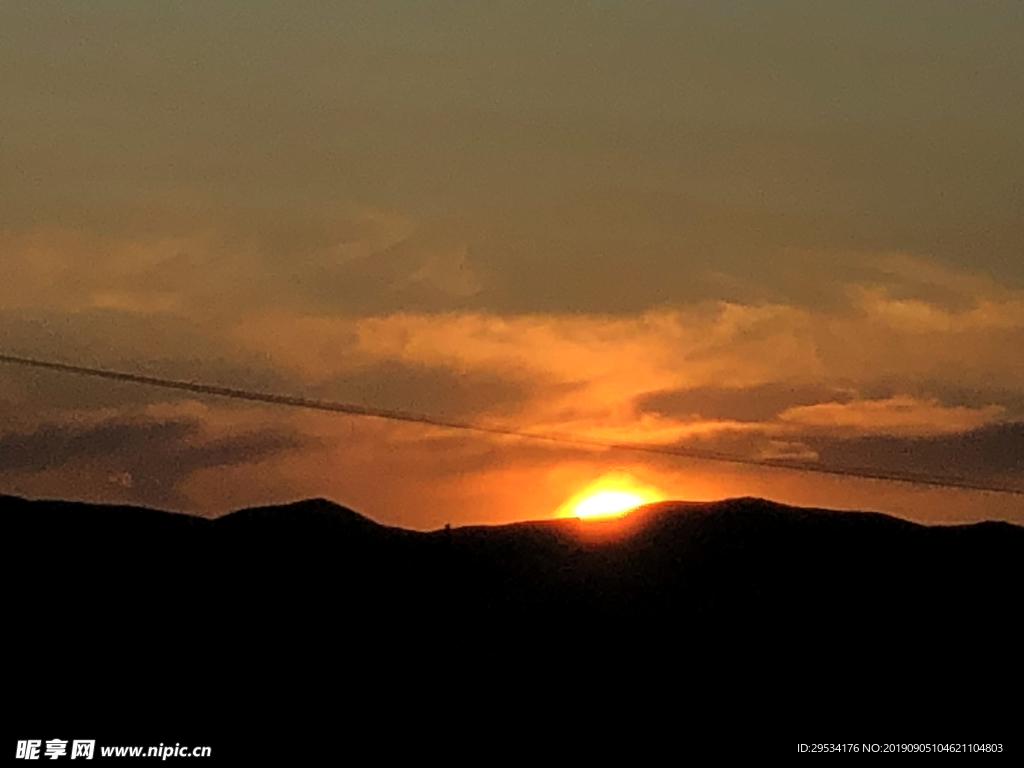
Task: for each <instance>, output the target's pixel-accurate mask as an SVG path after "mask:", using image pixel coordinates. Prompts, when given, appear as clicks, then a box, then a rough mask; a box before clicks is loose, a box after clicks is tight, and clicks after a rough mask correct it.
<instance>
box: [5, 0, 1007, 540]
mask: <svg viewBox="0 0 1024 768" xmlns="http://www.w3.org/2000/svg"><path fill="white" fill-rule="evenodd" d="M344 5H346V4H336V3H320V2H313V3H309V4H303V7H302V8H301V9H292V10H285V7H284V6H281V7H280V8H278V9H276V10H275V9H273V8H270V7H262V6H261V7H260V8H252V9H249V10H248V11H247V12H246V14H245V16H244V18H242V17H241V16H239V14H237V13H235V12H234V10H233V4H232V3H230V2H219V1H215V2H209V3H204V4H194V5H189V4H183V5H180V6H179V5H175V6H173V7H171V6H168V7H166V8H162V7H161V8H158V7H157V6H155V5H154V6H152V7H151V6H149V5H145V6H143V5H138V4H127V3H125V4H122V3H116V2H115V3H103V4H80V3H71V2H66V3H65V2H58V3H52V4H46V7H42V6H41V5H40V6H31V7H30V6H26V7H23V8H13V7H6V6H5V7H4V8H3V9H0V29H3V30H4V33H3V34H4V35H5V38H4V39H5V44H4V45H3V46H0V65H2V66H4V67H7V68H8V70H9V71H16V72H18V73H19V74H18V77H17V78H8V79H7V81H5V83H4V84H3V85H2V86H0V88H2V89H3V91H2V94H0V95H2V96H3V98H2V99H0V122H2V123H3V124H4V125H5V141H4V143H3V146H0V265H2V276H3V277H2V280H0V354H11V355H22V356H26V357H34V358H44V359H53V360H58V361H62V362H68V363H72V364H79V365H86V366H96V367H108V368H113V369H116V370H122V371H130V372H136V373H141V374H145V375H152V376H165V377H168V378H174V379H188V380H194V381H202V382H206V383H210V384H219V385H223V386H231V387H238V388H249V389H255V390H260V391H266V392H276V393H281V394H291V395H296V396H304V397H314V398H322V399H331V400H336V401H340V402H346V403H353V404H357V405H363V406H368V407H376V408H385V409H393V410H399V411H408V412H413V413H421V414H426V415H428V416H432V417H434V418H439V419H447V420H456V421H471V422H474V423H480V424H484V425H490V426H495V427H499V428H504V429H524V430H533V431H537V432H542V433H558V434H567V435H575V436H578V437H581V438H583V439H589V440H599V441H612V442H643V443H646V444H653V445H658V446H665V447H675V448H680V449H683V450H686V449H692V450H698V451H704V452H709V451H711V452H718V453H725V454H729V455H733V456H736V457H739V458H742V459H745V460H754V461H757V460H790V461H800V462H803V463H805V464H810V465H813V466H817V467H820V468H822V469H825V470H835V471H839V472H848V471H860V470H865V471H868V472H872V471H873V472H912V473H918V474H925V475H929V476H943V477H949V478H952V479H954V480H957V481H961V482H967V483H972V484H987V485H998V486H1002V487H1009V488H1015V489H1017V490H1018V491H1022V490H1024V466H1022V456H1024V356H1022V355H1020V354H1019V353H1018V352H1017V350H1020V349H1024V271H1022V270H1024V260H1022V259H1021V254H1022V253H1024V228H1022V227H1021V225H1020V222H1021V221H1022V220H1024V201H1022V197H1021V189H1022V187H1021V185H1020V179H1021V178H1022V176H1024V140H1022V138H1021V137H1022V136H1024V74H1022V73H1024V60H1022V55H1024V54H1022V53H1021V48H1020V46H1019V39H1020V35H1021V33H1022V32H1024V30H1022V29H1021V21H1022V20H1021V16H1020V14H1019V13H1018V12H1017V10H1016V9H1015V8H1013V7H1011V6H1012V5H1013V4H1002V3H992V4H984V5H983V6H979V5H977V4H966V5H965V4H962V3H945V2H934V1H930V2H919V1H918V0H911V1H910V2H907V3H901V4H900V10H899V11H897V10H895V9H894V7H893V6H892V5H891V4H889V3H880V2H878V3H876V2H873V1H872V2H865V3H858V4H856V6H857V7H856V8H854V7H850V8H846V9H845V10H840V8H839V6H834V4H825V3H811V2H802V1H801V0H795V2H792V3H782V4H773V5H772V6H771V7H770V8H769V7H768V6H763V4H754V3H748V2H743V1H742V0H723V1H722V2H716V3H707V4H702V3H692V4H691V3H669V2H665V3H661V2H652V3H645V4H637V3H628V2H625V1H623V2H617V1H612V2H607V3H582V4H566V6H565V7H561V5H560V4H549V3H533V2H529V1H527V2H518V3H504V2H495V3H489V4H483V5H482V6H480V7H476V5H475V4H465V3H458V2H454V0H444V2H438V3H432V4H429V6H430V7H429V8H427V7H422V8H421V7H419V6H416V5H415V4H407V3H403V2H401V1H400V0H388V2H384V3H380V4H374V7H373V9H372V10H366V11H365V13H360V14H356V13H355V12H354V11H353V10H352V9H349V8H342V7H339V6H344ZM484 6H486V7H484ZM554 6H558V7H554ZM570 6H571V7H570ZM609 473H612V475H613V476H617V477H620V478H627V477H628V478H630V479H629V481H628V482H633V483H637V484H640V485H647V486H650V487H655V488H657V489H660V490H661V491H662V492H663V493H664V494H665V495H666V496H669V497H678V498H686V499H711V498H720V497H723V496H737V495H759V496H767V497H770V498H774V499H777V500H780V501H785V502H792V503H799V504H813V505H818V506H829V507H843V508H870V509H877V510H881V511H887V512H891V513H893V514H898V515H901V516H904V517H908V518H911V519H916V520H927V521H937V522H938V521H954V520H976V519H1005V520H1014V521H1016V522H1024V500H1022V499H1024V497H1022V496H1020V495H1016V496H1014V495H1007V494H1001V495H1000V494H993V493H986V492H978V491H966V490H949V489H946V490H943V489H937V488H925V487H915V486H909V485H901V484H897V483H891V482H882V481H876V480H857V479H852V478H848V477H838V476H829V475H807V474H797V473H793V472H787V471H784V470H779V469H765V468H757V467H751V466H744V465H731V464H715V463H711V462H702V461H696V460H692V459H683V458H672V457H652V456H651V455H644V454H629V453H626V452H621V451H609V450H600V449H596V448H583V447H580V448H571V447H567V446H564V445H563V446H557V445H552V444H545V443H535V442H530V441H525V440H522V439H517V438H511V437H509V438H505V437H496V436H482V435H474V434H468V433H458V432H452V431H445V430H440V429H436V428H427V427H423V426H419V425H410V424H396V423H388V422H383V421H380V420H374V419H361V420H360V419H355V418H352V417H344V416H330V415H326V414H322V413H311V412H302V411H291V410H286V409H282V408H275V407H269V406H256V405H253V404H245V405H242V404H239V403H235V402H224V401H217V400H215V399H197V398H195V397H192V396H186V395H184V394H183V393H170V394H168V393H167V392H165V391H160V390H147V389H144V388H141V387H138V386H132V385H127V384H112V383H109V382H101V381H93V380H88V379H81V378H74V377H67V376H60V375H57V374H54V373H45V372H41V371H30V370H25V369H16V368H13V367H11V366H0V492H3V493H18V494H24V495H31V496H61V497H67V498H83V499H91V500H103V501H123V502H131V503H141V504H148V505H152V506H159V507H165V508H173V509H179V510H185V511H192V512H197V513H201V514H218V513H220V512H223V511H226V510H229V509H232V508H237V507H239V506H243V505H247V504H258V503H267V502H273V501H284V500H290V499H294V498H299V497H307V496H313V495H323V496H328V497H330V498H332V499H335V500H337V501H339V502H340V503H343V504H347V505H349V506H352V507H353V508H355V509H357V510H359V511H362V512H364V513H366V514H368V515H370V516H371V517H374V518H375V519H378V520H380V521H382V522H387V523H392V524H397V525H406V526H411V527H416V528H430V527H435V526H439V525H443V524H444V523H446V522H451V523H453V524H459V523H470V522H472V523H479V522H497V521H508V520H516V519H524V518H538V517H545V516H550V515H553V514H556V512H557V511H558V510H559V509H561V508H562V505H563V504H564V503H565V502H566V500H567V499H569V498H571V497H573V496H574V495H575V494H577V493H579V492H580V490H581V489H583V488H586V487H588V486H589V485H590V484H592V483H595V482H598V481H600V479H601V478H607V477H608V476H609ZM616 473H617V474H616Z"/></svg>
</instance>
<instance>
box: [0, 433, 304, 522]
mask: <svg viewBox="0 0 1024 768" xmlns="http://www.w3.org/2000/svg"><path fill="white" fill-rule="evenodd" d="M209 432H210V426H209V424H202V423H200V422H199V421H198V420H189V419H181V418H179V419H174V420H145V419H138V420H125V419H123V418H117V419H109V420H104V421H100V422H98V423H92V424H74V423H47V424H42V425H40V426H38V427H37V428H36V429H35V430H33V431H31V432H24V433H22V432H5V433H4V434H2V435H0V475H4V476H6V477H7V478H8V479H9V480H10V479H11V478H15V479H17V478H25V477H29V478H31V476H33V475H37V476H44V477H45V476H47V475H53V474H54V473H56V472H58V471H61V470H69V469H70V470H71V471H72V472H73V473H74V474H77V475H79V476H82V475H85V476H87V478H88V482H89V484H91V485H92V486H94V487H95V486H99V487H103V486H104V485H106V486H109V487H108V488H106V489H105V490H106V491H107V493H106V496H107V498H111V497H113V499H119V500H123V501H129V502H135V503H144V504H152V505H158V506H164V507H169V508H176V509H187V508H189V507H190V506H192V503H191V500H190V499H188V498H187V497H186V496H184V495H183V493H182V485H183V483H184V482H185V481H186V480H187V479H188V477H189V475H190V474H192V473H193V472H195V471H197V470H211V469H218V468H226V467H233V466H238V465H248V464H257V463H259V462H261V461H264V460H266V459H268V458H271V457H274V456H278V455H280V454H281V453H284V452H288V451H292V450H296V449H298V448H301V447H304V446H306V445H307V444H308V443H307V441H305V440H303V439H301V438H300V437H298V436H297V435H295V434H290V433H281V432H277V431H271V430H261V431H255V432H243V433H241V434H226V435H221V436H211V435H210V434H209ZM79 482H80V483H81V482H82V479H81V477H79Z"/></svg>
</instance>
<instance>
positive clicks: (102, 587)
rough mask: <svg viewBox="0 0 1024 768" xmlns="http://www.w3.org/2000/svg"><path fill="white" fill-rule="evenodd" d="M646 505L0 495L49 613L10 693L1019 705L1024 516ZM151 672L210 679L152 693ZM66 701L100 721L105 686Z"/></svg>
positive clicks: (304, 711) (45, 705) (25, 571)
mask: <svg viewBox="0 0 1024 768" xmlns="http://www.w3.org/2000/svg"><path fill="white" fill-rule="evenodd" d="M634 515H635V517H634V516H633V515H627V516H625V517H622V518H618V519H612V520H606V521H601V522H598V521H583V520H577V519H555V520H542V521H532V522H521V523H512V524H507V525H500V526H463V527H452V528H443V529H438V530H434V531H426V532H420V531H408V530H405V529H401V528H394V527H389V526H385V525H381V524H380V523H377V522H375V521H373V520H371V519H370V518H368V517H365V516H363V515H361V514H359V513H358V512H355V511H353V510H350V509H348V508H345V507H341V506H340V505H336V504H334V503H333V502H330V501H328V500H324V499H313V500H305V501H300V502H296V503H293V504H289V505H283V506H268V507H257V508H252V509H245V510H237V511H235V512H233V513H230V514H228V515H224V516H222V517H220V518H217V519H214V520H206V519H202V518H190V517H189V516H186V515H180V514H176V513H160V512H159V511H155V510H148V509H145V508H131V507H109V508H107V507H94V506H90V505H85V504H76V503H68V502H48V501H27V500H23V499H18V498H17V497H10V496H3V497H0V521H2V524H3V525H4V526H5V527H6V529H7V532H8V541H9V542H13V544H8V553H9V558H8V562H9V563H10V566H9V572H10V573H11V579H10V582H9V583H11V584H12V586H13V590H12V592H13V595H12V599H11V601H10V605H9V607H10V609H11V610H12V612H13V613H12V615H15V616H20V617H35V618H33V619H32V620H30V621H27V622H20V623H19V625H18V630H17V632H16V633H15V634H14V643H13V645H14V650H13V651H12V653H13V654H14V656H13V657H12V658H17V659H19V665H18V667H17V669H16V670H15V671H14V672H12V686H13V688H12V690H16V691H18V692H19V694H20V695H24V696H25V697H27V698H26V701H27V702H28V704H27V705H26V706H27V709H26V710H25V711H26V712H32V711H44V712H47V713H49V715H50V716H52V717H57V716H58V715H57V712H58V709H59V708H58V709H55V708H54V706H55V705H54V704H53V703H52V701H51V700H50V699H49V698H47V696H46V691H48V690H55V689H56V690H64V691H66V690H68V689H67V686H66V681H67V680H68V679H73V678H74V676H75V675H76V674H81V671H82V670H92V671H93V672H94V673H95V674H98V675H100V679H102V681H103V685H104V686H105V687H106V688H108V689H111V690H133V691H136V693H137V695H138V696H142V699H141V701H144V702H145V704H146V707H144V708H141V709H139V708H138V707H136V706H134V705H130V704H129V702H128V700H126V701H125V702H124V704H123V705H122V706H118V707H116V708H115V710H116V711H117V712H118V716H119V717H121V718H124V721H125V722H138V721H139V718H143V717H144V715H143V713H144V712H145V713H147V714H146V715H145V716H147V717H148V716H150V715H152V714H153V713H158V714H159V716H160V717H161V718H164V719H166V720H167V721H168V722H177V723H179V724H180V723H183V722H184V721H183V720H182V713H183V712H193V711H194V710H195V708H196V707H199V708H200V709H202V710H203V711H208V708H209V707H211V706H214V705H213V702H214V701H222V706H227V707H228V708H229V709H230V711H231V712H233V713H234V714H233V715H232V716H231V717H230V718H229V720H230V722H229V723H227V724H225V722H224V721H223V719H222V720H221V721H220V724H221V727H224V728H227V727H229V726H230V727H237V728H238V729H242V730H245V729H247V728H249V727H250V726H251V723H252V722H253V721H257V720H260V718H264V717H265V716H266V712H267V711H273V712H277V713H278V716H279V717H280V718H284V719H286V720H287V719H288V718H291V717H294V718H295V720H294V722H295V723H306V722H308V721H310V720H313V721H315V720H316V718H317V717H319V715H318V713H317V712H314V711H313V710H311V708H310V707H311V706H312V704H310V703H308V697H309V696H310V695H312V692H313V691H314V690H320V689H322V688H323V686H328V687H330V688H333V689H335V690H345V691H349V692H350V694H349V695H350V696H354V697H355V698H356V700H359V701H366V702H372V701H376V702H378V704H377V705H380V706H389V705H387V704H385V703H383V700H381V698H380V697H382V696H384V697H386V696H387V695H388V694H387V691H396V692H401V695H402V696H409V697H417V696H420V695H421V694H423V695H426V693H424V692H431V691H433V692H441V691H444V692H446V693H444V694H443V695H444V696H445V697H446V699H447V697H449V696H455V699H454V701H456V702H459V701H461V702H464V704H457V703H456V704H453V705H452V706H457V707H462V708H461V709H459V710H458V711H460V712H462V713H463V715H464V716H465V717H475V716H476V715H477V714H478V712H477V710H478V709H479V707H480V706H483V707H484V710H486V709H487V708H488V707H490V708H498V709H501V708H502V707H504V706H505V705H506V703H507V702H506V700H505V699H506V697H508V696H511V695H512V693H511V692H514V691H517V692H519V694H521V695H526V696H529V695H532V694H530V691H544V690H550V689H551V686H553V685H559V686H563V687H562V688H560V690H563V691H564V695H566V696H569V697H570V698H571V699H572V700H573V701H574V702H575V706H581V707H583V706H587V701H588V700H590V699H592V698H594V697H601V696H608V695H610V694H609V691H613V692H614V695H615V696H617V697H623V700H629V701H638V702H653V701H654V700H655V694H656V692H657V691H659V690H662V689H664V688H666V686H667V687H668V688H669V689H671V688H672V687H680V689H681V690H682V689H685V690H687V691H689V692H690V695H691V696H692V697H693V698H694V700H695V701H704V702H707V704H708V706H709V707H711V706H712V705H714V706H718V707H733V708H735V707H737V706H740V707H741V708H742V709H743V710H744V711H749V712H750V713H751V716H754V715H753V712H755V711H758V710H759V709H760V711H762V712H763V713H768V714H761V715H760V717H761V718H762V721H764V719H765V718H768V720H771V721H772V722H775V721H774V716H773V715H772V713H775V712H776V710H777V707H774V706H773V705H772V703H771V700H772V697H773V695H775V694H777V693H778V692H779V691H783V690H791V689H792V690H799V691H803V692H804V694H805V695H804V698H803V703H799V704H797V705H796V706H797V710H796V713H797V714H798V715H799V717H800V718H803V721H805V722H806V723H810V724H817V725H819V726H820V727H825V726H826V725H827V721H829V720H831V719H834V717H836V716H837V715H838V716H841V717H843V718H846V719H847V721H848V722H850V723H859V724H860V725H861V726H863V728H868V727H869V726H870V727H872V728H878V727H880V726H881V725H884V724H885V723H889V722H897V721H898V718H900V717H901V716H902V717H905V714H906V713H905V709H906V707H908V706H909V707H910V708H911V709H912V710H913V711H914V712H915V713H916V714H915V718H916V717H918V716H920V717H923V718H924V719H925V720H926V721H928V722H931V723H932V725H933V726H936V724H940V725H941V724H946V725H948V726H949V727H952V726H953V725H957V726H959V727H961V728H966V727H967V726H970V727H971V728H975V727H976V728H981V729H982V730H984V728H986V727H990V726H992V724H997V725H998V724H999V723H1002V722H1009V719H1008V718H1009V717H1010V714H1011V711H1012V708H1010V709H1007V708H1005V707H1003V706H1002V705H1001V704H1000V703H999V702H1001V701H1002V700H1003V699H1004V698H1005V696H1006V695H1007V694H1008V693H1009V691H1011V690H1014V688H1013V686H1014V685H1015V684H1016V683H1015V680H1018V679H1019V670H1020V667H1019V662H1016V661H1015V659H1017V653H1018V651H1019V644H1020V631H1019V629H1018V628H1017V623H1016V620H1015V610H1014V609H1013V608H1012V606H1013V605H1015V604H1018V602H1019V567H1020V563H1021V562H1024V528H1021V527H1018V526H1013V525H1012V524H1008V523H977V524H969V525H964V526H923V525H920V524H917V523H912V522H909V521H905V520H900V519H898V518H893V517H890V516H887V515H883V514H881V513H858V512H841V511H835V510H813V509H803V508H793V507H787V506H786V505H781V504H777V503H774V502H766V501H764V500H759V499H752V498H740V499H731V500H725V501H722V502H708V503H704V502H701V503H697V502H682V503H676V502H659V503H657V504H654V505H648V506H647V507H644V508H641V509H639V510H637V511H636V512H635V513H634ZM41 611H42V612H43V613H42V614H41V613H40V612H41ZM41 615H42V616H46V615H54V616H59V617H60V618H61V623H60V624H59V627H58V628H57V629H55V628H54V626H55V625H54V624H53V623H52V622H49V621H47V620H45V619H41V618H39V617H40V616H41ZM567 649H571V654H570V655H569V656H566V653H565V652H566V650H567ZM140 675H141V676H142V678H143V679H153V680H192V681H198V682H197V683H196V684H198V685H201V688H202V690H206V691H208V695H209V696H213V697H214V698H211V699H209V700H207V698H204V697H200V698H197V697H196V695H195V693H194V692H193V691H191V690H190V689H189V688H188V687H185V688H183V689H178V688H171V689H169V690H167V689H165V690H162V691H161V692H160V693H159V695H158V694H157V693H155V692H151V693H147V692H145V691H143V692H139V688H138V684H137V680H138V679H139V676H140ZM1014 675H1018V677H1014ZM837 680H843V681H846V682H845V683H844V684H843V685H830V684H829V683H830V681H831V682H832V683H835V681H837ZM558 681H562V682H558ZM566 685H568V686H569V687H568V688H564V686H566ZM595 686H596V687H595ZM885 691H889V692H892V691H899V695H898V696H892V695H887V696H884V697H883V698H881V699H879V698H877V696H876V694H878V693H880V692H885ZM735 692H743V695H744V697H745V699H744V700H743V701H742V702H740V703H737V702H736V700H735V697H734V693H735ZM438 695H441V694H438ZM218 696H219V697H221V698H219V699H218V698H217V697H218ZM225 697H226V698H225ZM865 697H869V698H870V700H871V704H870V706H869V707H867V708H865ZM132 701H134V699H132ZM281 701H292V702H299V703H298V704H296V708H295V710H294V712H292V711H290V710H288V709H284V710H282V709H281V708H280V705H279V702H281ZM471 702H477V704H476V705H471ZM730 702H731V703H730ZM72 705H74V706H72ZM377 705H375V706H377ZM62 706H66V707H67V708H68V709H66V711H65V712H64V715H65V716H67V717H70V718H72V719H73V718H74V717H78V718H82V717H83V714H82V713H83V712H84V711H85V712H87V711H89V707H88V698H87V692H80V693H78V694H73V693H68V694H67V700H66V701H64V703H63V705H62ZM367 706H369V704H368V705H367ZM423 706H425V707H426V708H427V710H430V709H431V705H429V704H427V703H424V705H423ZM644 706H647V705H646V704H645V705H644ZM268 708H269V709H268ZM435 708H436V707H435ZM688 711H689V712H690V716H691V717H697V714H695V713H694V712H693V711H692V710H688ZM709 711H710V710H709ZM901 713H902V714H901ZM211 716H212V714H210V713H209V711H208V714H207V718H209V717H211ZM653 716H654V715H653V714H652V717H653ZM289 722H291V721H289ZM231 723H234V725H231ZM182 727H184V726H182ZM294 727H296V728H298V727H300V726H299V725H298V724H295V725H294ZM928 733H929V736H930V737H938V736H939V735H941V734H936V733H935V732H934V730H933V731H929V732H928ZM848 735H849V736H851V737H855V736H856V734H853V733H850V734H848ZM907 735H908V734H904V736H907ZM961 735H964V734H961ZM856 737H857V738H861V737H863V733H861V734H860V736H856Z"/></svg>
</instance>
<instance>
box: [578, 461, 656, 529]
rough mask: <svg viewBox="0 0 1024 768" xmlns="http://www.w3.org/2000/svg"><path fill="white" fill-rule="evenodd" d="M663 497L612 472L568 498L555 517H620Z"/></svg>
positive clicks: (623, 474) (626, 476)
mask: <svg viewBox="0 0 1024 768" xmlns="http://www.w3.org/2000/svg"><path fill="white" fill-rule="evenodd" d="M664 498H665V495H664V494H663V493H662V492H661V491H659V490H657V489H656V488H652V487H651V486H647V485H643V484H641V483H638V482H637V481H636V480H634V479H633V478H632V477H631V476H630V475H627V474H625V473H620V472H616V473H613V474H611V475H606V476H604V477H602V478H601V479H600V480H598V481H597V482H595V483H592V484H591V485H590V486H588V487H587V488H586V489H585V490H584V491H582V492H581V493H578V494H576V495H575V496H573V497H572V498H571V499H569V500H568V501H567V502H566V503H565V504H563V505H562V506H561V508H560V509H559V516H561V517H573V516H575V517H579V518H582V519H587V520H596V519H607V518H612V517H621V516H622V515H625V514H626V513H627V512H629V511H630V510H632V509H635V508H636V507H639V506H641V505H643V504H650V503H652V502H655V501H661V500H663V499H664Z"/></svg>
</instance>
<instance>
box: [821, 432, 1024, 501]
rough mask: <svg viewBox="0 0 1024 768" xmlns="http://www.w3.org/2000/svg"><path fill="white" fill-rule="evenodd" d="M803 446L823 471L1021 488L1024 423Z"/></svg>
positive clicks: (1023, 487)
mask: <svg viewBox="0 0 1024 768" xmlns="http://www.w3.org/2000/svg"><path fill="white" fill-rule="evenodd" d="M804 442H805V443H807V445H809V446H810V447H812V448H813V449H814V450H815V451H817V453H818V456H819V460H820V464H821V465H822V466H824V467H827V468H829V469H841V470H859V469H866V470H876V471H886V472H907V473H916V474H921V475H929V476H935V477H947V478H956V479H961V480H967V481H973V482H993V483H1001V484H1005V485H1009V486H1011V487H1014V488H1018V489H1020V490H1024V422H1010V423H1005V424H995V425H990V426H986V427H980V428H978V429H974V430H970V431H968V432H959V433H956V434H950V435H936V436H929V437H893V436H881V435H878V436H870V437H857V438H849V439H841V438H840V439H835V438H828V437H820V436H808V437H806V438H805V439H804Z"/></svg>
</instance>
